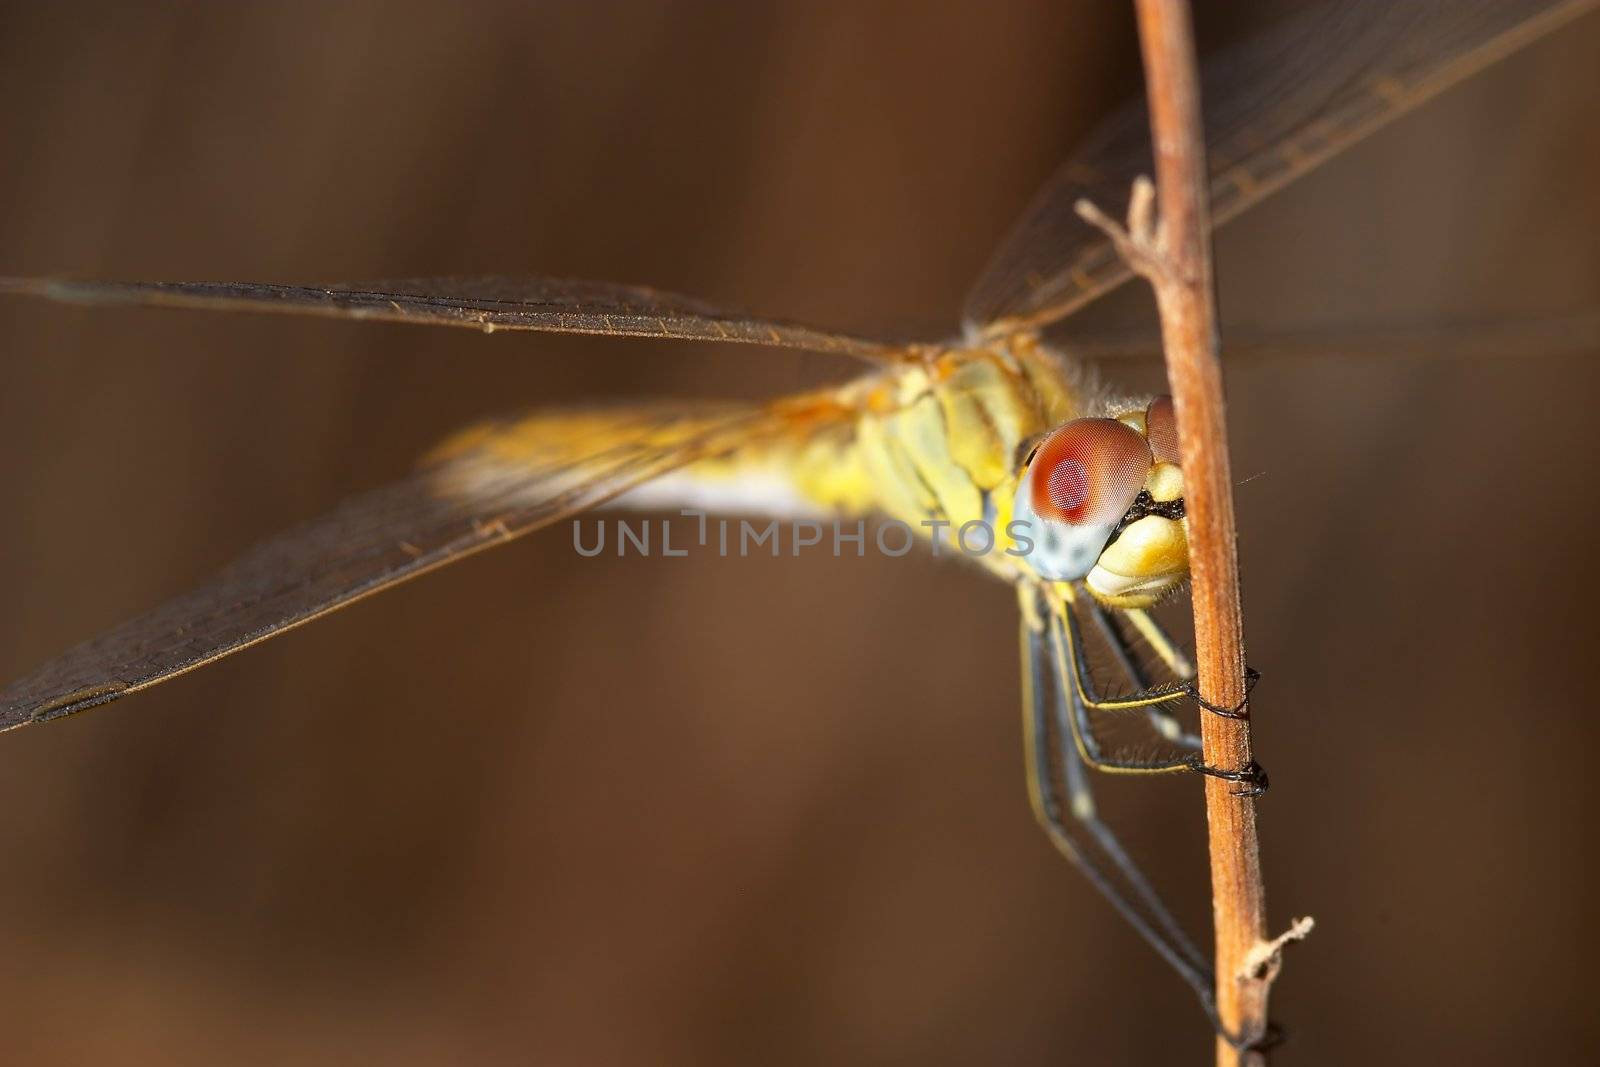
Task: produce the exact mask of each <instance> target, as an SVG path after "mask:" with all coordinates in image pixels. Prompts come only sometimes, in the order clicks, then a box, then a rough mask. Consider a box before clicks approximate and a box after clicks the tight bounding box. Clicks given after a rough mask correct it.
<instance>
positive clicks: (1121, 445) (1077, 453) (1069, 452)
mask: <svg viewBox="0 0 1600 1067" xmlns="http://www.w3.org/2000/svg"><path fill="white" fill-rule="evenodd" d="M1150 464H1151V457H1150V446H1149V445H1147V444H1145V440H1144V438H1143V437H1140V436H1139V432H1138V431H1137V430H1134V429H1131V428H1129V427H1128V426H1125V425H1123V424H1122V423H1120V422H1118V421H1117V420H1115V419H1075V420H1074V421H1072V422H1069V423H1067V424H1066V425H1065V426H1063V427H1061V429H1059V430H1057V431H1056V432H1055V433H1052V434H1051V435H1050V436H1049V437H1047V438H1045V440H1044V443H1043V444H1041V445H1040V446H1039V454H1038V455H1036V456H1035V457H1034V459H1033V466H1032V468H1031V469H1030V472H1029V473H1030V474H1031V475H1032V477H1033V499H1032V503H1033V509H1034V510H1035V511H1036V512H1038V513H1039V514H1040V515H1041V516H1043V517H1044V518H1047V519H1056V520H1059V521H1061V522H1069V523H1072V524H1073V525H1076V526H1106V525H1111V524H1113V523H1115V522H1116V521H1117V520H1119V519H1121V518H1122V516H1123V515H1125V514H1127V511H1128V508H1130V507H1131V506H1132V505H1133V498H1134V497H1136V496H1138V495H1139V490H1140V489H1141V488H1142V487H1143V486H1144V480H1145V477H1146V476H1147V475H1148V474H1149V473H1150Z"/></svg>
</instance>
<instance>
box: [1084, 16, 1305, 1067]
mask: <svg viewBox="0 0 1600 1067" xmlns="http://www.w3.org/2000/svg"><path fill="white" fill-rule="evenodd" d="M1135 7H1136V9H1137V12H1138V18H1139V40H1140V45H1141V47H1142V50H1143V53H1144V69H1145V84H1146V95H1147V96H1148V98H1149V104H1150V134H1151V140H1152V142H1153V143H1154V145H1155V163H1156V182H1157V187H1156V188H1154V189H1153V188H1152V187H1151V185H1150V182H1149V181H1148V180H1147V179H1142V178H1141V179H1140V180H1139V181H1137V182H1135V183H1134V186H1133V190H1132V196H1131V198H1130V200H1129V205H1128V220H1127V225H1126V226H1125V227H1124V226H1119V225H1118V224H1117V223H1116V222H1115V221H1114V220H1112V219H1109V218H1107V217H1106V216H1105V215H1104V214H1103V213H1102V212H1100V211H1099V210H1098V209H1096V208H1095V207H1094V205H1092V204H1087V203H1080V204H1079V205H1078V212H1079V214H1080V215H1082V216H1083V217H1084V218H1085V219H1086V220H1087V221H1089V222H1090V223H1092V224H1094V225H1095V226H1098V227H1099V228H1100V229H1102V230H1103V231H1105V232H1106V234H1107V235H1109V236H1110V238H1111V240H1112V241H1113V243H1114V244H1115V245H1116V248H1117V250H1118V252H1119V253H1120V254H1121V255H1122V256H1123V257H1124V258H1125V259H1126V260H1127V262H1128V265H1129V266H1130V267H1131V268H1132V269H1133V270H1134V271H1135V272H1137V273H1138V274H1140V275H1142V276H1143V277H1144V278H1145V279H1146V280H1148V281H1149V282H1150V285H1151V288H1152V289H1154V290H1155V296H1156V306H1157V309H1158V310H1159V311H1160V314H1161V341H1162V347H1163V349H1164V350H1165V353H1166V360H1167V380H1168V382H1169V383H1170V385H1171V388H1172V397H1173V402H1174V405H1175V406H1176V408H1177V414H1178V431H1179V440H1180V444H1181V447H1182V459H1183V480H1184V507H1185V511H1186V512H1187V515H1188V534H1189V563H1190V572H1191V574H1192V575H1193V600H1194V629H1195V659H1196V663H1197V665H1198V667H1199V683H1200V696H1201V699H1202V701H1203V702H1204V703H1205V704H1206V705H1209V706H1212V707H1219V708H1234V707H1242V706H1243V705H1244V701H1245V699H1246V697H1247V695H1248V690H1247V688H1246V682H1245V662H1244V640H1243V627H1242V623H1241V617H1240V611H1239V563H1238V555H1237V551H1236V547H1235V528H1234V517H1233V496H1232V488H1231V487H1232V484H1233V479H1232V475H1231V474H1230V472H1229V464H1228V445H1227V441H1228V437H1227V425H1226V418H1225V412H1224V404H1223V397H1222V368H1221V364H1220V362H1219V361H1218V339H1217V317H1216V306H1217V305H1216V287H1215V283H1214V278H1213V273H1212V264H1211V224H1210V203H1209V200H1208V197H1207V191H1206V165H1205V146H1204V144H1203V143H1202V139H1201V123H1200V84H1199V76H1198V73H1197V70H1196V63H1195V54H1194V32H1193V28H1192V26H1191V24H1190V17H1189V8H1188V4H1187V3H1186V2H1185V0H1135ZM1157 203H1159V207H1160V212H1159V215H1158V214H1157V212H1156V211H1155V207H1156V205H1157ZM1200 733H1201V741H1202V742H1203V748H1204V759H1205V762H1206V763H1207V764H1208V765H1210V766H1212V767H1217V768H1222V769H1224V770H1242V769H1244V768H1246V767H1249V766H1252V765H1253V762H1254V760H1253V757H1252V754H1251V746H1250V721H1249V718H1248V717H1241V718H1227V717H1223V716H1221V715H1202V716H1201V730H1200ZM1241 792H1242V791H1240V790H1238V789H1237V788H1236V786H1235V785H1234V784H1232V783H1229V782H1226V781H1223V780H1221V779H1219V778H1217V777H1209V776H1208V777H1207V779H1206V782H1205V797H1206V822H1207V824H1208V826H1209V828H1210V843H1211V902H1212V913H1213V918H1214V922H1215V926H1216V946H1217V961H1216V968H1217V970H1216V974H1217V1014H1218V1019H1219V1022H1220V1024H1221V1027H1222V1029H1223V1030H1224V1031H1225V1032H1226V1036H1219V1038H1218V1040H1217V1043H1216V1054H1217V1062H1218V1064H1221V1065H1223V1067H1232V1065H1236V1064H1244V1063H1252V1064H1264V1063H1265V1054H1264V1052H1262V1051H1261V1049H1260V1046H1261V1044H1263V1043H1264V1041H1265V1039H1266V1038H1267V1035H1268V1025H1267V994H1268V992H1269V991H1270V989H1271V987H1272V982H1273V979H1275V978H1276V977H1277V972H1278V965H1279V961H1280V960H1281V950H1282V947H1283V944H1284V943H1285V942H1286V940H1289V939H1295V938H1298V937H1304V936H1305V934H1306V933H1307V932H1309V930H1310V924H1309V922H1302V923H1297V924H1296V925H1295V927H1294V928H1293V929H1292V930H1291V931H1290V934H1288V935H1285V937H1284V938H1279V939H1277V940H1274V941H1269V940H1268V939H1267V936H1266V907H1265V895H1264V891H1263V889H1262V884H1261V858H1260V850H1259V845H1258V841H1257V836H1256V821H1255V801H1254V799H1252V798H1251V797H1249V796H1245V795H1241Z"/></svg>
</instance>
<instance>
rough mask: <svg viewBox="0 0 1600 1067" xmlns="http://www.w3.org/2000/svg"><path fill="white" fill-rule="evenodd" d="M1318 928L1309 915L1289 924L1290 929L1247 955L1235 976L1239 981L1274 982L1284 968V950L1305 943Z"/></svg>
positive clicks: (1261, 942) (1259, 942) (1263, 942)
mask: <svg viewBox="0 0 1600 1067" xmlns="http://www.w3.org/2000/svg"><path fill="white" fill-rule="evenodd" d="M1316 928H1317V921H1316V920H1315V919H1313V918H1312V917H1311V916H1309V915H1307V916H1305V917H1304V918H1302V919H1295V920H1294V921H1292V922H1290V923H1289V929H1287V930H1285V931H1284V932H1283V933H1281V934H1279V935H1278V936H1277V937H1275V938H1273V939H1272V940H1271V941H1258V942H1256V944H1255V945H1254V946H1253V947H1252V948H1251V949H1250V951H1249V952H1247V953H1245V956H1244V966H1243V967H1241V968H1240V969H1239V973H1238V974H1237V975H1235V976H1234V977H1236V978H1237V979H1238V980H1239V981H1241V982H1245V981H1261V980H1264V981H1268V982H1270V981H1272V980H1273V979H1274V978H1276V977H1278V971H1279V970H1280V969H1281V968H1282V967H1283V949H1284V946H1286V945H1288V944H1289V943H1290V942H1291V941H1304V940H1305V939H1306V938H1308V937H1310V936H1311V931H1312V930H1315V929H1316Z"/></svg>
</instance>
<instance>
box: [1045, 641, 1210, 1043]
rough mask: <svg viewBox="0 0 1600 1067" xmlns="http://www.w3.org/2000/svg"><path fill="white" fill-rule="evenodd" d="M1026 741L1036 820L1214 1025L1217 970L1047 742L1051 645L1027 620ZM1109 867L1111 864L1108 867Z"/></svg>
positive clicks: (1072, 760) (1074, 766)
mask: <svg viewBox="0 0 1600 1067" xmlns="http://www.w3.org/2000/svg"><path fill="white" fill-rule="evenodd" d="M1022 649H1023V694H1024V699H1023V735H1024V738H1025V740H1026V748H1027V752H1026V770H1027V781H1028V799H1029V802H1030V803H1031V805H1032V807H1033V813H1034V817H1035V818H1036V819H1037V820H1038V822H1039V825H1040V826H1041V827H1042V828H1043V829H1044V831H1045V834H1046V836H1047V837H1048V838H1049V839H1050V842H1051V844H1053V845H1054V846H1055V848H1056V850H1057V851H1058V852H1060V853H1061V854H1062V855H1063V856H1065V857H1066V858H1067V859H1068V860H1069V861H1071V862H1072V864H1073V865H1074V866H1076V867H1077V868H1078V869H1079V870H1081V871H1082V872H1083V873H1084V875H1085V876H1086V877H1087V878H1088V879H1089V882H1090V883H1091V884H1092V885H1093V886H1094V887H1095V888H1096V889H1097V890H1098V891H1099V892H1100V894H1101V895H1102V896H1104V897H1105V898H1106V899H1107V900H1108V901H1109V902H1110V903H1111V905H1112V907H1114V908H1115V909H1116V910H1117V912H1118V913H1119V914H1120V915H1122V917H1123V918H1124V919H1125V920H1126V921H1127V922H1128V924H1129V925H1130V926H1132V927H1133V928H1134V930H1135V931H1137V932H1138V934H1139V935H1140V936H1141V937H1142V938H1144V940H1145V941H1146V943H1148V944H1149V945H1150V947H1151V948H1153V949H1155V951H1156V953H1157V954H1158V955H1160V956H1161V958H1162V959H1164V960H1166V961H1167V963H1168V964H1169V965H1170V966H1171V967H1172V968H1173V969H1174V970H1176V971H1177V972H1178V975H1179V976H1180V977H1181V978H1182V979H1183V980H1184V981H1185V982H1186V983H1187V984H1188V985H1189V986H1190V988H1192V989H1193V990H1194V992H1195V995H1196V996H1198V997H1199V999H1200V1003H1201V1006H1202V1007H1203V1008H1204V1009H1205V1011H1206V1013H1207V1015H1209V1016H1210V1017H1211V1018H1212V1019H1213V1021H1215V1019H1216V1003H1215V999H1214V997H1213V994H1212V991H1211V981H1210V972H1211V965H1210V963H1209V961H1208V960H1207V959H1206V957H1205V956H1204V954H1202V953H1201V952H1200V950H1199V949H1198V948H1196V947H1195V945H1194V942H1193V941H1191V940H1190V939H1189V937H1188V936H1187V935H1186V934H1185V933H1184V932H1183V929H1182V928H1181V927H1180V926H1179V925H1178V922H1177V920H1176V919H1175V918H1174V917H1173V915H1172V912H1171V910H1170V909H1169V908H1168V907H1167V906H1166V904H1165V903H1164V902H1163V901H1162V900H1161V898H1160V896H1159V895H1157V893H1156V892H1155V890H1154V889H1153V888H1152V887H1151V885H1150V882H1149V880H1148V879H1147V878H1146V877H1145V876H1144V874H1143V872H1142V871H1140V870H1139V868H1138V867H1137V866H1136V865H1135V864H1134V863H1133V861H1132V859H1131V858H1130V857H1129V856H1128V854H1127V852H1126V850H1125V849H1123V847H1122V844H1121V842H1119V841H1118V840H1117V838H1116V835H1115V834H1114V833H1113V832H1112V831H1111V828H1110V827H1109V826H1107V825H1106V824H1105V823H1104V822H1103V821H1102V820H1101V819H1100V817H1099V815H1098V814H1097V813H1096V810H1095V804H1094V797H1093V795H1092V794H1091V792H1090V790H1089V783H1088V776H1087V775H1086V774H1085V773H1084V767H1083V765H1082V764H1081V763H1080V762H1079V761H1078V759H1077V758H1076V754H1075V753H1073V752H1071V751H1067V750H1058V749H1057V748H1056V747H1055V746H1052V745H1051V744H1050V741H1049V729H1048V727H1049V718H1050V714H1051V708H1050V704H1051V703H1052V701H1051V699H1050V689H1049V686H1048V685H1047V684H1046V681H1047V675H1046V671H1047V670H1048V660H1049V655H1048V637H1047V634H1046V633H1045V632H1044V631H1043V630H1042V629H1039V628H1035V627H1034V626H1032V625H1030V623H1029V619H1028V618H1027V616H1026V615H1025V616H1024V619H1023V625H1022ZM1056 692H1057V697H1056V700H1055V701H1054V703H1055V705H1056V709H1057V710H1056V715H1057V719H1058V722H1059V720H1060V719H1062V718H1065V717H1066V715H1065V713H1064V712H1063V711H1062V710H1060V705H1061V703H1062V702H1063V701H1065V700H1066V699H1068V698H1067V696H1066V694H1065V692H1064V691H1063V690H1061V688H1060V687H1059V686H1057V687H1056ZM1058 751H1059V754H1061V755H1063V756H1064V759H1063V760H1062V764H1061V768H1062V776H1063V781H1064V784H1065V786H1066V792H1067V794H1068V795H1067V798H1066V800H1065V802H1063V798H1062V796H1061V795H1060V793H1059V792H1058V790H1057V788H1056V785H1055V782H1054V780H1053V778H1052V776H1051V770H1052V766H1053V760H1054V757H1055V756H1056V755H1057V754H1058ZM1104 860H1109V865H1107V864H1106V863H1105V862H1103V861H1104Z"/></svg>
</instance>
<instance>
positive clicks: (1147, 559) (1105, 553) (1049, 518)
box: [1013, 397, 1189, 608]
mask: <svg viewBox="0 0 1600 1067" xmlns="http://www.w3.org/2000/svg"><path fill="white" fill-rule="evenodd" d="M1013 517H1014V518H1015V519H1018V520H1022V521H1023V522H1024V523H1026V524H1027V533H1028V537H1029V539H1030V540H1031V541H1032V547H1031V550H1029V551H1027V552H1026V553H1025V554H1024V557H1023V558H1024V559H1025V560H1026V562H1027V564H1028V565H1029V566H1030V567H1031V568H1032V569H1033V571H1034V573H1036V574H1037V575H1038V576H1039V577H1041V578H1043V579H1045V580H1047V581H1056V582H1076V581H1082V582H1083V583H1084V584H1085V585H1086V586H1087V587H1088V589H1089V592H1090V593H1092V594H1093V595H1094V597H1095V599H1097V600H1099V601H1100V602H1102V603H1104V604H1107V605H1109V606H1111V607H1123V608H1135V607H1147V606H1149V605H1150V604H1153V603H1155V602H1156V601H1157V600H1159V599H1160V598H1161V597H1162V596H1164V595H1165V594H1166V593H1168V592H1170V591H1171V590H1173V589H1175V588H1176V587H1177V586H1179V585H1181V584H1182V583H1183V581H1184V580H1185V579H1186V578H1188V576H1189V539H1188V535H1187V532H1186V529H1185V526H1184V512H1183V471H1182V470H1181V469H1180V468H1179V466H1178V429H1177V416H1176V414H1175V412H1174V411H1173V407H1172V398H1171V397H1158V398H1157V399H1156V400H1154V401H1152V402H1151V403H1150V405H1149V406H1148V407H1146V408H1145V409H1144V410H1143V411H1131V412H1127V413H1125V414H1122V415H1119V416H1117V417H1116V418H1099V419H1074V420H1072V421H1071V422H1068V423H1066V424H1064V425H1062V426H1059V427H1057V428H1056V429H1055V430H1052V431H1051V432H1050V433H1049V434H1048V435H1047V436H1046V437H1045V438H1044V439H1043V440H1041V441H1040V442H1039V444H1038V445H1037V446H1035V447H1034V449H1033V450H1032V451H1031V452H1029V453H1028V458H1027V459H1026V460H1024V461H1023V469H1022V473H1021V475H1020V477H1019V479H1018V483H1017V496H1016V500H1015V502H1014V504H1013Z"/></svg>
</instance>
